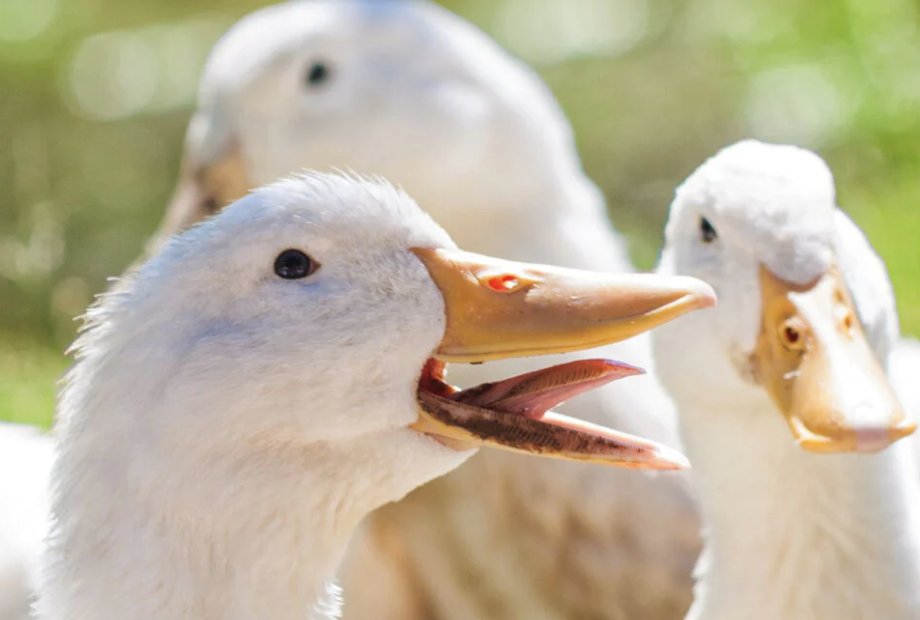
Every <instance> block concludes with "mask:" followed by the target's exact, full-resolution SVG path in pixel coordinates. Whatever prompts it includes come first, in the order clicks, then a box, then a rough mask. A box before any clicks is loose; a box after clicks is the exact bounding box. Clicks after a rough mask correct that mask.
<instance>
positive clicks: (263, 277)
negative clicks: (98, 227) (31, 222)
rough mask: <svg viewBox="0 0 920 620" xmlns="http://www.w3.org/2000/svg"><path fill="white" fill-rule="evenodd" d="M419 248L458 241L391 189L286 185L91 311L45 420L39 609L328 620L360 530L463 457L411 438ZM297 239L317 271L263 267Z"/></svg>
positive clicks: (160, 619)
mask: <svg viewBox="0 0 920 620" xmlns="http://www.w3.org/2000/svg"><path fill="white" fill-rule="evenodd" d="M432 246H436V247H453V246H452V243H451V242H450V240H449V238H447V236H446V235H445V234H444V233H443V231H441V230H440V229H439V228H438V227H437V226H436V225H435V224H434V223H433V222H431V220H430V219H429V218H427V216H425V215H424V214H423V213H422V212H421V211H420V210H418V208H417V207H416V206H415V205H414V204H413V203H412V201H411V200H410V199H408V198H407V197H405V196H404V195H401V194H398V193H397V192H395V191H393V190H392V189H389V188H388V187H387V186H384V185H377V184H370V183H358V182H354V181H350V180H345V179H342V178H339V177H310V178H307V179H305V180H294V181H286V182H283V183H279V184H277V185H274V186H271V187H269V188H267V189H263V190H260V191H259V192H257V193H255V194H253V195H251V196H249V197H247V198H246V199H244V200H242V201H240V202H239V203H237V204H236V205H234V206H233V207H231V208H228V209H227V210H226V211H225V212H224V213H223V214H221V216H220V217H219V218H215V219H214V220H212V221H209V222H207V223H206V224H205V225H203V226H200V227H198V228H196V229H195V230H192V231H190V232H189V233H187V234H186V235H183V236H182V237H180V238H178V239H176V240H174V241H173V242H171V243H170V245H169V246H168V247H167V248H166V249H165V250H164V251H163V253H162V254H161V255H159V256H158V257H157V258H155V259H153V260H151V261H150V262H148V263H147V264H146V265H145V266H144V268H143V269H141V270H140V271H139V273H138V274H137V275H136V277H133V278H132V279H131V281H129V282H128V283H126V284H125V285H124V286H123V287H121V288H120V289H119V291H118V292H117V293H115V294H112V295H110V296H108V297H107V298H105V299H104V300H103V301H102V302H101V303H100V304H99V305H97V306H96V307H95V308H94V309H93V310H91V312H90V314H89V318H88V328H87V330H86V331H85V333H84V334H83V335H82V336H81V337H80V339H79V340H78V342H77V345H76V362H75V365H74V366H73V367H72V369H71V371H70V373H69V375H68V379H67V385H66V388H65V390H64V393H63V397H62V399H61V402H60V406H59V410H58V418H57V425H56V433H57V438H58V441H57V443H58V446H59V448H58V450H59V456H58V459H57V462H56V464H55V468H54V473H53V477H52V479H53V487H54V504H53V510H54V516H55V525H54V529H53V534H52V538H51V546H50V549H49V552H48V558H47V579H46V582H45V583H44V586H43V589H42V595H41V600H40V604H39V606H38V610H39V617H40V618H43V619H48V620H89V619H92V620H124V619H125V618H138V619H140V618H143V619H144V620H167V619H168V620H193V619H194V620H200V619H202V618H221V619H223V620H255V619H257V618H273V619H275V620H284V619H288V618H289V619H291V620H295V619H297V620H303V619H304V618H327V617H334V616H336V615H337V610H338V605H339V600H338V597H337V594H336V590H335V587H334V586H333V585H332V582H333V579H334V574H335V569H336V567H337V565H338V563H339V561H340V559H341V557H342V555H343V554H344V552H345V548H346V545H347V542H348V539H349V537H350V535H351V533H352V531H353V530H354V529H355V527H356V526H357V524H358V522H359V520H360V519H361V518H362V517H363V516H364V515H366V514H367V513H368V512H370V511H371V510H373V509H374V508H376V507H378V506H380V505H381V504H383V503H385V502H388V501H392V500H395V499H399V498H400V497H402V496H403V495H404V494H405V493H407V492H408V491H409V490H411V489H412V488H414V487H416V486H418V485H419V484H422V483H423V482H425V481H427V480H429V479H431V478H434V477H436V476H438V475H441V474H443V473H445V472H447V471H449V470H450V469H452V468H454V467H456V466H457V465H458V464H460V463H461V462H462V461H463V460H465V459H466V458H467V457H468V456H469V454H470V453H469V452H457V451H455V450H452V449H449V448H446V447H444V446H442V445H441V444H439V443H437V442H435V441H434V440H432V439H430V438H428V437H427V436H424V435H421V434H419V433H416V432H415V431H411V430H409V429H407V428H406V426H407V425H408V424H410V423H411V422H413V421H415V419H416V416H417V409H416V406H417V405H416V400H415V398H416V397H415V389H416V383H417V380H418V374H419V372H420V369H421V367H422V366H423V365H424V363H425V360H426V359H427V358H428V356H429V355H430V354H431V352H432V350H434V349H435V348H436V347H437V345H438V343H439V342H440V340H441V337H442V336H443V330H444V324H445V323H444V307H443V299H442V297H441V294H440V291H439V290H438V289H437V287H436V286H435V285H434V283H433V282H432V281H431V279H430V276H429V275H428V272H427V271H426V269H425V267H424V266H423V265H422V264H421V263H420V262H419V261H418V259H417V258H416V257H415V255H413V254H412V253H411V252H410V251H409V249H408V248H410V247H432ZM291 247H293V248H302V249H303V250H304V251H307V252H309V253H310V255H311V256H312V257H313V258H314V259H315V260H316V261H319V263H320V264H321V265H322V266H321V268H320V269H319V270H318V271H317V272H316V274H314V275H312V276H310V277H308V278H305V279H303V280H296V281H294V280H283V279H280V278H278V277H277V276H275V275H274V274H273V273H272V264H273V261H274V258H275V256H276V255H277V254H278V252H280V251H283V250H284V249H286V248H291ZM370 309H373V311H372V312H369V310H370Z"/></svg>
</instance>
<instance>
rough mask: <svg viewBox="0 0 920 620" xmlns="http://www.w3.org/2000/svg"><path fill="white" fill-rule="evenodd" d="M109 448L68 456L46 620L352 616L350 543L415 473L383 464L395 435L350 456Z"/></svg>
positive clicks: (270, 444) (264, 443)
mask: <svg viewBox="0 0 920 620" xmlns="http://www.w3.org/2000/svg"><path fill="white" fill-rule="evenodd" d="M390 432H394V431H390ZM65 435H70V436H69V437H68V441H70V440H72V439H73V435H72V434H70V433H65ZM108 439H110V440H111V441H106V442H105V445H106V446H109V447H110V448H109V449H108V450H98V449H96V450H93V449H86V450H84V449H83V446H80V445H79V444H76V445H73V444H74V442H71V445H69V446H68V448H67V450H64V451H62V453H61V456H60V458H59V463H58V465H57V467H58V470H57V473H56V477H57V484H58V487H59V492H58V493H57V498H56V503H55V513H56V516H57V520H58V522H57V532H56V536H55V542H54V543H53V545H52V546H51V550H50V554H49V555H50V558H49V559H50V563H51V567H52V568H51V570H50V571H49V575H48V580H47V583H46V584H44V587H43V593H42V600H41V601H40V604H39V611H40V617H41V618H47V619H49V620H52V619H53V620H71V619H73V620H75V619H78V618H79V619H86V618H92V619H94V620H116V619H118V620H124V618H135V619H137V620H167V619H168V620H205V619H212V618H220V619H222V620H257V619H258V620H261V619H263V618H272V619H273V620H287V619H290V620H295V619H296V620H304V619H305V618H306V619H316V620H320V619H327V618H335V617H338V615H339V614H338V612H339V596H338V589H337V587H336V585H335V581H334V576H335V572H336V569H337V567H338V565H339V563H340V561H341V559H342V556H343V553H344V551H345V548H346V545H347V543H348V540H349V538H350V536H351V534H352V533H353V531H354V530H355V528H356V527H357V525H358V523H359V521H360V519H361V518H362V517H363V515H365V514H367V513H368V512H369V511H370V510H372V509H373V508H375V507H377V506H379V505H381V504H383V503H385V502H386V501H389V500H391V499H395V497H394V496H391V495H390V493H393V488H394V487H393V479H394V477H396V476H398V475H401V472H395V473H394V472H393V471H387V470H386V468H385V467H381V465H380V464H381V462H382V459H381V458H378V457H380V456H381V455H379V454H377V453H375V450H379V449H378V448H377V446H379V445H380V444H382V443H385V440H386V439H389V438H387V437H377V436H368V437H365V436H361V437H358V438H354V439H352V440H349V441H348V442H347V443H348V446H347V450H345V449H344V448H342V447H339V446H336V445H335V444H331V445H328V444H327V445H321V446H317V445H310V446H306V447H305V446H302V445H296V444H293V443H285V442H283V441H276V440H275V439H273V438H270V437H269V438H264V439H256V440H254V441H253V442H251V443H250V444H249V445H247V446H246V449H245V450H234V451H229V452H227V453H220V452H211V453H209V454H206V455H201V454H198V455H182V454H179V455H176V454H175V453H174V454H173V457H172V458H170V459H168V462H167V461H166V460H162V459H159V458H157V457H155V456H151V455H150V454H148V453H144V452H142V451H138V450H136V449H135V450H134V451H133V452H131V453H130V454H129V453H128V451H127V449H126V448H124V447H122V446H119V442H118V441H115V438H114V437H110V438H108ZM62 443H63V442H62ZM120 443H121V444H126V443H128V442H127V441H126V440H125V438H124V437H122V438H121V442H120ZM355 454H361V455H363V458H362V459H361V460H360V461H358V460H356V459H355ZM122 457H124V458H122ZM389 457H390V459H392V455H389ZM68 472H79V475H70V474H68ZM150 472H159V473H158V474H156V475H155V476H153V477H151V473H150ZM412 483H413V484H415V483H417V481H413V482H412ZM406 486H407V487H409V488H411V484H410V483H407V484H406ZM404 491H408V488H406V489H404Z"/></svg>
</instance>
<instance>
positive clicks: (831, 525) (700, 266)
mask: <svg viewBox="0 0 920 620" xmlns="http://www.w3.org/2000/svg"><path fill="white" fill-rule="evenodd" d="M833 265H836V266H837V268H838V269H839V271H840V273H841V275H842V277H843V281H844V282H845V286H846V288H847V289H848V291H849V294H850V295H851V296H852V298H853V300H854V303H855V307H856V310H857V314H858V319H859V321H860V322H861V323H862V325H863V327H864V329H865V332H866V337H867V339H868V341H869V344H870V346H871V350H872V352H873V353H874V354H875V356H876V358H877V361H878V363H880V364H881V365H882V366H885V365H886V364H887V365H888V366H889V368H891V363H894V364H899V363H901V361H900V354H899V353H895V355H894V356H893V357H892V358H891V360H890V362H889V355H890V353H891V351H892V349H893V348H894V349H895V351H898V350H900V347H901V346H902V345H900V344H899V343H898V338H899V333H898V320H897V315H896V312H895V308H894V297H893V294H892V290H891V284H890V281H889V279H888V275H887V272H886V270H885V266H884V264H883V262H882V261H881V259H880V258H879V257H878V255H877V254H876V253H875V252H874V251H873V250H872V247H871V246H870V245H869V242H868V240H867V239H866V237H865V235H863V233H862V232H861V231H860V230H859V228H858V227H857V226H856V225H855V224H854V223H853V222H852V221H851V220H850V219H849V218H848V217H847V216H846V215H845V214H844V213H843V212H842V211H840V210H839V209H838V208H837V207H836V204H835V195H834V186H833V178H832V176H831V173H830V171H829V170H828V169H827V166H826V165H825V164H824V162H823V161H822V160H821V159H820V158H819V157H817V156H816V155H814V154H813V153H811V152H808V151H805V150H802V149H798V148H795V147H791V146H778V145H768V144H763V143H759V142H754V141H745V142H741V143H738V144H736V145H733V146H731V147H728V148H726V149H724V150H723V151H721V152H720V153H719V154H717V155H716V156H714V157H713V158H711V159H710V160H709V161H707V162H706V163H705V164H704V165H703V166H701V167H700V168H699V169H698V170H697V171H696V172H694V173H693V174H692V175H691V176H690V177H689V178H688V179H687V181H685V182H684V184H683V185H682V186H681V187H680V188H679V189H678V191H677V195H676V198H675V200H674V203H673V205H672V207H671V213H670V217H669V221H668V225H667V231H666V240H665V249H664V252H663V256H662V261H661V267H660V270H661V271H662V272H664V273H669V274H675V273H679V274H685V275H694V276H696V277H700V278H703V279H705V280H706V281H708V282H710V283H711V284H712V285H713V287H714V288H715V289H716V292H717V294H718V295H719V301H720V305H719V307H718V308H717V309H714V310H711V311H708V312H705V313H699V314H697V315H696V316H691V317H688V319H687V320H686V321H682V322H681V323H680V324H674V325H671V326H666V327H664V328H662V330H660V331H659V332H657V333H656V334H655V335H654V337H653V340H654V343H655V345H656V353H657V354H658V355H657V361H658V367H659V370H660V373H661V377H662V379H663V381H664V383H665V385H666V386H667V387H668V389H669V390H670V392H671V393H672V394H673V395H674V397H675V400H676V402H677V403H678V408H679V412H680V417H681V428H682V434H683V438H684V442H685V446H686V449H687V451H688V455H689V456H690V458H691V462H692V463H693V472H692V478H693V481H694V486H695V488H696V489H697V491H698V493H699V496H700V502H701V508H702V512H703V519H704V523H705V530H706V532H707V540H706V549H705V551H704V555H703V559H702V560H701V562H700V566H699V568H698V573H699V574H698V583H697V586H696V590H695V599H694V604H693V608H692V610H691V611H690V614H689V616H688V618H690V619H692V620H736V619H737V618H746V619H748V620H776V619H778V618H782V619H783V620H815V619H818V618H821V619H824V618H835V619H839V620H871V619H878V618H886V619H889V620H894V619H898V620H908V619H915V618H920V525H918V524H920V479H918V477H917V474H916V471H915V464H916V450H915V448H914V447H913V445H912V442H911V441H910V440H901V441H897V442H895V443H894V444H893V445H891V446H890V447H888V448H887V449H885V450H883V451H882V452H879V453H875V454H813V453H810V452H806V451H805V450H804V449H802V448H801V447H799V446H797V445H796V442H795V440H794V438H793V435H792V433H791V432H790V429H789V428H788V427H787V423H786V421H785V420H784V419H783V418H784V416H783V414H782V413H781V412H780V411H779V409H778V408H777V406H776V405H775V401H773V400H771V398H770V397H769V396H768V392H767V391H766V389H765V388H764V387H762V385H761V383H760V382H761V377H762V376H763V372H764V371H763V370H762V364H763V361H762V359H760V358H758V351H759V347H760V344H759V342H761V340H760V339H761V338H762V337H763V336H762V334H763V333H764V332H763V330H764V329H766V328H765V327H764V325H766V323H764V322H763V321H765V320H766V319H764V317H765V316H767V314H768V313H767V311H766V310H762V309H761V305H762V304H766V303H767V302H768V301H769V300H767V299H766V298H765V295H766V293H765V292H764V291H765V290H766V289H763V288H762V286H761V284H760V279H761V278H762V277H763V269H766V270H768V271H769V272H770V273H772V274H774V275H775V276H776V277H778V278H780V279H782V280H784V281H788V282H793V283H796V284H797V285H802V286H803V287H807V286H808V285H809V283H810V282H812V281H814V280H815V278H817V277H820V276H821V275H822V274H826V273H827V272H828V269H829V268H831V267H832V266H833ZM793 299H795V295H793ZM766 307H767V306H766V305H764V308H766ZM835 307H836V308H837V310H835V312H837V311H839V310H840V309H841V308H842V306H835ZM835 316H836V317H837V318H834V317H831V316H828V317H826V318H821V319H820V320H821V321H826V322H827V324H828V325H833V322H834V321H836V320H838V319H840V318H841V317H843V318H844V319H845V315H835ZM812 318H814V322H815V330H816V331H815V334H818V335H817V336H815V337H816V338H819V337H822V336H821V335H820V334H819V333H818V331H817V330H818V326H817V322H819V319H818V318H815V317H812ZM808 333H810V332H808V331H804V332H800V334H801V335H800V337H801V338H806V339H807V338H811V336H807V335H806V334H808ZM809 342H811V341H810V340H809ZM817 342H818V344H815V345H814V346H816V347H818V346H822V345H821V344H820V342H822V341H817ZM810 346H811V344H809V347H810ZM806 351H807V353H806V354H807V355H810V351H811V349H810V348H809V349H807V350H806ZM829 355H830V354H829ZM850 361H852V360H850ZM835 363H838V366H839V365H840V364H843V365H845V364H847V363H849V361H848V360H845V359H839V360H836V361H835ZM803 372H804V371H803ZM896 374H897V371H894V372H893V373H892V376H896ZM785 379H786V380H792V381H801V380H804V379H803V378H802V377H801V376H790V377H787V378H785ZM831 385H832V386H833V387H832V388H827V387H824V386H823V385H821V384H815V385H814V386H813V387H812V388H811V390H812V391H811V394H817V393H820V392H821V390H824V389H840V391H841V393H840V394H838V397H839V398H840V402H841V403H842V404H841V407H842V409H841V412H842V416H843V417H844V418H846V417H847V416H850V415H854V416H855V418H856V419H859V416H860V415H862V416H863V419H868V417H867V413H866V412H869V411H871V410H872V408H874V407H878V406H881V407H884V403H883V402H882V403H880V402H879V401H877V400H876V399H875V397H874V396H872V395H871V394H870V393H863V392H861V391H860V390H862V389H863V388H862V383H860V382H859V381H856V382H854V383H853V384H851V385H843V386H839V385H833V384H831ZM863 398H865V399H866V400H861V399H863ZM860 408H862V409H860ZM851 410H852V411H851ZM856 432H857V433H860V432H863V433H865V432H867V431H865V430H862V429H860V428H857V430H856ZM857 445H858V440H857Z"/></svg>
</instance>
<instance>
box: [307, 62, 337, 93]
mask: <svg viewBox="0 0 920 620" xmlns="http://www.w3.org/2000/svg"><path fill="white" fill-rule="evenodd" d="M330 77H331V72H330V70H329V67H328V65H326V63H324V62H315V63H313V64H312V65H310V68H309V69H307V73H306V77H305V78H304V80H305V82H306V84H307V86H310V87H316V86H320V85H322V84H325V83H326V82H328V81H329V78H330Z"/></svg>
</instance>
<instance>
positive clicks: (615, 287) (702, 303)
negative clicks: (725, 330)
mask: <svg viewBox="0 0 920 620" xmlns="http://www.w3.org/2000/svg"><path fill="white" fill-rule="evenodd" d="M413 252H414V253H415V255H416V256H417V257H418V259H419V260H420V261H421V262H422V263H423V264H424V265H425V267H426V268H427V269H428V272H429V274H430V275H431V278H432V279H433V280H434V282H435V284H436V285H437V286H438V288H439V289H440V290H441V293H442V294H443V296H444V303H445V311H446V318H447V326H446V329H445V334H444V338H443V340H442V341H441V344H440V346H439V347H438V349H437V351H436V352H435V354H434V356H433V357H432V358H431V359H429V360H428V363H427V364H426V365H425V368H424V369H423V371H422V374H421V377H420V379H419V385H418V393H417V398H418V410H419V417H418V420H417V421H416V422H415V423H414V424H413V425H412V428H413V429H415V430H417V431H420V432H423V433H426V434H428V435H430V436H433V437H435V438H437V439H438V440H439V441H441V442H442V443H445V444H446V445H450V446H452V447H456V448H457V449H466V448H471V447H476V446H491V447H495V448H501V449H505V450H512V451H516V452H524V453H529V454H538V455H540V456H546V457H552V458H560V459H567V460H579V461H590V462H595V463H604V464H609V465H614V466H617V467H629V468H636V469H683V468H686V467H688V463H687V460H686V458H685V457H683V456H682V455H681V454H679V453H678V452H676V451H674V450H672V449H670V448H668V447H666V446H663V445H661V444H657V443H654V442H651V441H647V440H644V439H641V438H638V437H633V436H630V435H627V434H625V433H620V432H617V431H613V430H610V429H606V428H604V427H601V426H597V425H594V424H589V423H587V422H584V421H581V420H577V419H574V418H570V417H567V416H564V415H562V414H559V413H555V412H552V411H549V410H550V409H551V408H552V407H555V406H556V405H558V404H560V403H561V402H563V401H564V400H567V399H569V398H572V397H574V396H576V395H578V394H581V393H583V392H586V391H588V390H590V389H593V388H597V387H600V386H602V385H604V384H606V383H609V382H610V381H613V380H615V379H619V378H622V377H626V376H629V375H635V374H638V373H641V372H642V371H641V370H640V369H638V368H635V367H633V366H629V365H627V364H622V363H619V362H613V361H609V360H599V359H594V360H579V361H573V362H569V363H566V364H560V365H557V366H552V367H550V368H546V369H543V370H538V371H535V372H530V373H526V374H523V375H519V376H516V377H512V378H510V379H505V380H503V381H499V382H496V383H486V384H482V385H479V386H476V387H471V388H467V389H464V390H460V389H457V388H455V387H453V386H451V385H449V384H448V383H446V382H445V363H446V362H467V363H478V362H485V361H489V360H497V359H504V358H510V357H524V356H531V355H544V354H551V353H565V352H570V351H577V350H581V349H590V348H593V347H597V346H601V345H604V344H608V343H611V342H617V341H620V340H624V339H626V338H629V337H631V336H635V335H636V334H639V333H642V332H644V331H647V330H649V329H652V328H654V327H656V326H658V325H661V324H662V323H665V322H667V321H670V320H671V319H674V318H676V317H678V316H680V315H682V314H685V313H687V312H689V311H691V310H695V309H699V308H705V307H708V306H712V305H713V304H715V301H716V298H715V293H714V292H713V291H712V289H711V288H710V287H709V285H707V284H705V283H704V282H702V281H700V280H697V279H695V278H689V277H683V276H661V275H653V274H607V273H591V272H584V271H578V270H574V269H563V268H558V267H548V266H542V265H528V264H523V263H514V262H510V261H503V260H499V259H494V258H490V257H486V256H480V255H477V254H471V253H468V252H462V251H458V250H447V249H419V248H415V249H413Z"/></svg>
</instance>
